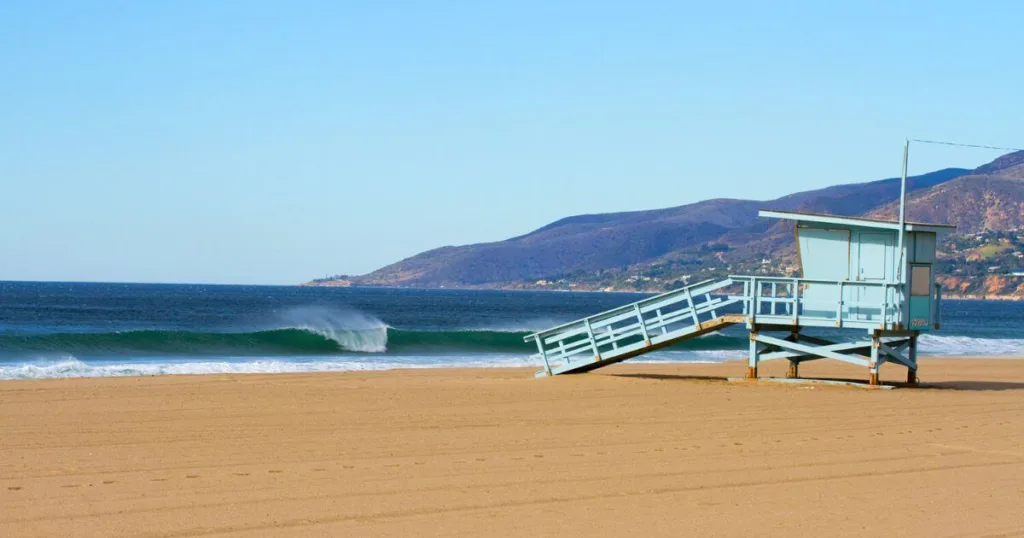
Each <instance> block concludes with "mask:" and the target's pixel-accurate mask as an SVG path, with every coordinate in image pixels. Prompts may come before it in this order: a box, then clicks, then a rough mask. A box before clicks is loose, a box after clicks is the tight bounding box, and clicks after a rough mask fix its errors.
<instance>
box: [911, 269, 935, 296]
mask: <svg viewBox="0 0 1024 538" xmlns="http://www.w3.org/2000/svg"><path fill="white" fill-rule="evenodd" d="M931 289H932V267H931V266H930V265H915V266H913V268H911V271H910V295H911V296H912V297H928V296H929V295H931Z"/></svg>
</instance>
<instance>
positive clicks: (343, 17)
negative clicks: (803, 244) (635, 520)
mask: <svg viewBox="0 0 1024 538" xmlns="http://www.w3.org/2000/svg"><path fill="white" fill-rule="evenodd" d="M768 4H777V5H775V6H769V5H768ZM826 4H833V3H832V2H818V1H814V2H800V3H798V2H778V3H775V2H704V1H702V2H696V3H693V4H688V3H684V2H640V1H638V2H614V3H612V2H600V1H593V0H592V1H586V2H582V1H581V2H552V1H536V2H534V1H522V0H521V1H514V2H498V1H486V2H483V1H481V2H433V3H429V2H386V1H383V2H343V1H333V2H330V1H325V2H303V1H294V2H284V1H278V2H259V1H255V0H250V1H234V2H232V1H216V2H208V1H175V2H140V1H121V2H106V1H100V0H97V1H92V2H86V1H76V2H47V1H18V0H12V1H7V2H3V3H2V4H0V200H2V206H0V228H2V233H0V280H2V279H14V280H108V281H160V282H223V283H291V282H299V281H303V280H306V279H308V278H311V277H315V276H320V275H324V274H326V273H350V274H358V273H363V272H367V271H370V270H372V269H375V268H377V267H379V266H382V265H385V264H387V263H390V262H394V261H397V260H398V259H401V258H403V257H407V256H410V255H413V254H415V253H417V252H420V251H422V250H426V249H429V248H434V247H439V246H442V245H453V244H465V243H473V242H480V241H492V240H500V239H504V238H507V237H509V236H513V235H518V234H522V233H525V232H528V231H530V230H532V229H535V228H537V227H540V226H542V225H544V224H546V223H548V222H550V221H552V220H555V219H558V218H561V217H564V216H568V215H572V214H579V213H589V212H608V211H624V210H634V209H648V208H654V207H665V206H673V205H681V204H685V203H689V202H693V201H698V200H701V199H705V198H711V197H742V198H755V199H767V198H773V197H775V196H778V195H781V194H785V193H789V192H793V191H797V190H806V189H811V188H817V187H822V186H826V185H830V184H836V183H844V182H856V181H868V180H874V179H880V178H883V177H891V176H894V175H897V173H898V171H899V162H900V157H901V153H900V152H901V147H900V145H901V142H902V139H903V138H904V137H905V136H912V137H919V138H934V139H951V140H957V141H968V142H980V143H989V144H996V145H1011V146H1013V145H1015V146H1019V145H1021V144H1024V140H1022V131H1021V127H1022V125H1024V124H1022V123H1021V118H1024V98H1022V96H1024V68H1022V62H1024V59H1022V57H1021V52H1022V51H1024V37H1022V34H1021V30H1020V21H1021V20H1024V7H1022V6H1024V4H1021V3H1019V2H1011V1H1007V2H983V1H982V2H924V1H922V2H845V3H844V4H846V5H845V6H838V5H826ZM834 4H839V3H834ZM996 155H997V154H996V153H994V152H983V151H969V150H955V149H947V148H938V147H925V146H916V147H914V148H913V149H912V159H911V172H912V173H919V172H924V171H929V170H933V169H936V168H942V167H947V166H965V167H969V166H975V165H978V164H980V163H982V162H986V161H988V160H990V159H991V158H993V157H995V156H996Z"/></svg>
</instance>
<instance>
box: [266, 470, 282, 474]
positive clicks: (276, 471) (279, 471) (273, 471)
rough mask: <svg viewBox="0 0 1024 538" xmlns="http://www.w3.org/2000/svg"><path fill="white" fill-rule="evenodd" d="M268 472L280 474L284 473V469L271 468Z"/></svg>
mask: <svg viewBox="0 0 1024 538" xmlns="http://www.w3.org/2000/svg"><path fill="white" fill-rule="evenodd" d="M267 472H268V473H270V474H280V473H283V472H284V471H282V470H280V469H271V470H269V471H267Z"/></svg>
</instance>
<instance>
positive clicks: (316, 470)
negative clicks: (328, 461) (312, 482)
mask: <svg viewBox="0 0 1024 538" xmlns="http://www.w3.org/2000/svg"><path fill="white" fill-rule="evenodd" d="M326 470H327V469H324V468H323V467H317V468H316V469H313V472H316V473H319V472H322V471H326Z"/></svg>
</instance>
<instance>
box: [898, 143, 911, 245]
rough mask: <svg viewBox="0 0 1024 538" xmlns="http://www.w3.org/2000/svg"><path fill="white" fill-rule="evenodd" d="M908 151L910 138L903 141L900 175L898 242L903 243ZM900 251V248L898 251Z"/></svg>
mask: <svg viewBox="0 0 1024 538" xmlns="http://www.w3.org/2000/svg"><path fill="white" fill-rule="evenodd" d="M909 153H910V140H909V139H906V140H904V141H903V174H902V176H901V177H900V244H901V245H902V243H903V230H904V225H905V224H906V222H907V221H906V208H907V157H908V155H909ZM900 252H902V250H901V251H900Z"/></svg>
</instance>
